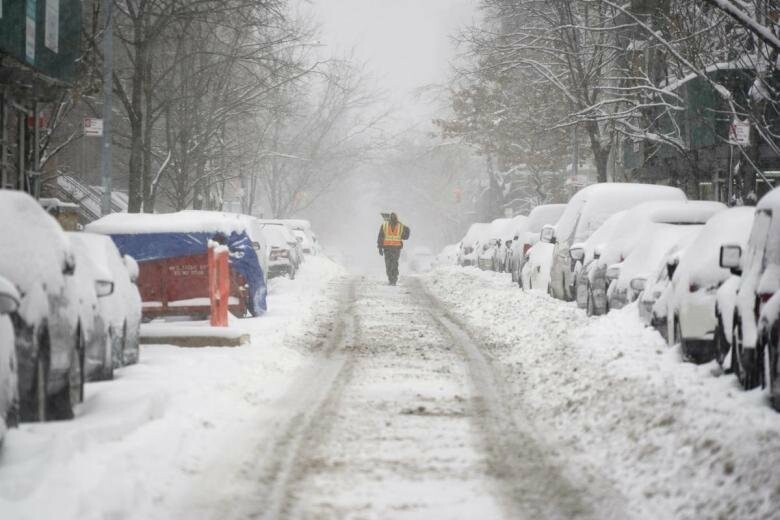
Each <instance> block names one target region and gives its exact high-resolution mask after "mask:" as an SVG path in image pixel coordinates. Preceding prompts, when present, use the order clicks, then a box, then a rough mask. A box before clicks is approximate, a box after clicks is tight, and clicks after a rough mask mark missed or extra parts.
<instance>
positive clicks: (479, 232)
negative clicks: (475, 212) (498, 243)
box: [458, 222, 490, 267]
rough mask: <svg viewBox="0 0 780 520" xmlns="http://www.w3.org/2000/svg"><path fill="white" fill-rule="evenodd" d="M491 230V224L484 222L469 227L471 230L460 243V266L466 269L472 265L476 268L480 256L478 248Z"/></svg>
mask: <svg viewBox="0 0 780 520" xmlns="http://www.w3.org/2000/svg"><path fill="white" fill-rule="evenodd" d="M489 229H490V224H487V223H484V222H477V223H475V224H472V225H471V226H470V227H469V230H468V231H467V232H466V234H465V235H464V236H463V239H462V240H461V241H460V249H459V251H458V265H460V266H464V267H466V266H470V265H472V266H475V267H476V265H477V257H478V256H479V251H478V248H479V246H480V243H481V242H482V241H483V240H484V239H485V237H486V236H487V232H488V231H489Z"/></svg>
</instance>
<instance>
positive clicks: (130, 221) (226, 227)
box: [86, 210, 247, 235]
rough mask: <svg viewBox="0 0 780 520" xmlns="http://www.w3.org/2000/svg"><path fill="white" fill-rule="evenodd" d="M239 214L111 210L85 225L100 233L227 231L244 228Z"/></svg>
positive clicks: (245, 224) (90, 229)
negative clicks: (123, 211) (121, 211)
mask: <svg viewBox="0 0 780 520" xmlns="http://www.w3.org/2000/svg"><path fill="white" fill-rule="evenodd" d="M246 227H247V221H246V220H245V219H244V218H243V216H242V215H236V214H230V213H221V212H218V211H198V210H185V211H179V212H178V213H159V214H156V213H112V214H111V215H107V216H105V217H103V218H101V219H98V220H96V221H95V222H92V223H91V224H87V226H86V230H87V231H90V232H92V233H100V234H103V235H138V234H148V233H216V232H222V233H226V234H230V233H232V232H234V231H235V232H241V231H244V230H246Z"/></svg>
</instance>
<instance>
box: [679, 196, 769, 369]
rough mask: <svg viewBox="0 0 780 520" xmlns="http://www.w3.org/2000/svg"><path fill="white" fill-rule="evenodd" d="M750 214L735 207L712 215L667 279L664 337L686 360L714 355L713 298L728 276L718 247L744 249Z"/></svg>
mask: <svg viewBox="0 0 780 520" xmlns="http://www.w3.org/2000/svg"><path fill="white" fill-rule="evenodd" d="M754 213H755V211H754V209H753V208H749V207H739V208H731V209H728V210H726V211H721V212H720V213H718V214H716V215H714V216H713V217H712V218H711V219H710V220H709V221H708V222H707V224H706V225H705V226H704V228H703V229H702V230H701V233H699V235H698V237H696V239H695V240H694V241H693V242H692V243H691V245H690V247H688V248H687V249H686V250H685V252H684V253H683V254H682V255H680V257H679V263H678V265H677V267H676V268H675V269H674V276H673V277H672V281H671V291H672V294H671V298H669V301H668V304H669V309H668V312H667V316H668V317H669V318H671V319H670V320H669V321H668V326H669V331H668V335H667V337H668V338H669V339H670V340H671V342H672V343H675V344H676V343H680V346H681V349H682V353H683V356H684V357H685V358H686V359H689V360H691V361H694V362H698V363H704V362H707V361H711V360H712V359H714V358H715V350H714V341H713V340H714V336H715V328H716V326H717V319H716V315H715V297H716V294H717V291H718V289H719V288H720V286H721V285H722V284H723V282H725V281H726V280H727V279H728V278H729V277H730V276H731V273H730V272H729V270H728V269H724V268H722V267H720V246H721V245H722V244H724V243H725V244H736V245H738V246H740V247H741V248H743V249H744V247H745V246H746V245H747V238H748V236H749V235H750V227H751V226H752V224H753V215H754Z"/></svg>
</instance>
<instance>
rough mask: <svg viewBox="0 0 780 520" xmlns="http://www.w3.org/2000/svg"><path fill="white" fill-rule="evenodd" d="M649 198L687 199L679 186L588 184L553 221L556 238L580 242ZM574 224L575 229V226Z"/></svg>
mask: <svg viewBox="0 0 780 520" xmlns="http://www.w3.org/2000/svg"><path fill="white" fill-rule="evenodd" d="M652 200H677V201H684V200H687V198H686V196H685V193H683V191H682V190H681V189H679V188H673V187H670V186H658V185H655V184H636V183H621V182H608V183H600V184H591V185H590V186H587V187H585V188H583V189H582V190H580V191H578V192H577V193H575V194H574V196H573V197H572V198H571V200H569V204H568V205H567V207H566V210H565V211H564V212H563V214H562V215H561V218H560V220H559V221H558V223H557V224H556V235H557V236H558V239H559V240H568V238H569V237H571V236H572V234H574V242H583V241H585V240H587V239H588V237H589V236H590V235H592V234H593V232H594V231H596V230H597V229H598V228H599V227H601V224H603V223H604V221H605V220H607V218H608V217H609V216H610V215H612V214H614V213H617V212H618V211H622V210H624V209H628V208H632V207H634V206H636V205H638V204H641V203H643V202H646V201H652ZM575 226H576V229H575Z"/></svg>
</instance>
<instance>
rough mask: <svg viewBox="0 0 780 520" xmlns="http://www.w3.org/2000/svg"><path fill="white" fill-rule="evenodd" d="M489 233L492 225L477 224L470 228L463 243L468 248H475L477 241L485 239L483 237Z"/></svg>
mask: <svg viewBox="0 0 780 520" xmlns="http://www.w3.org/2000/svg"><path fill="white" fill-rule="evenodd" d="M488 231H490V224H488V223H485V222H476V223H474V224H472V225H471V226H470V227H469V230H468V231H467V232H466V235H465V236H464V237H463V240H461V242H462V243H463V244H464V245H466V246H473V245H474V243H475V242H476V241H478V240H481V239H483V235H485V234H486V233H487V232H488Z"/></svg>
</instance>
